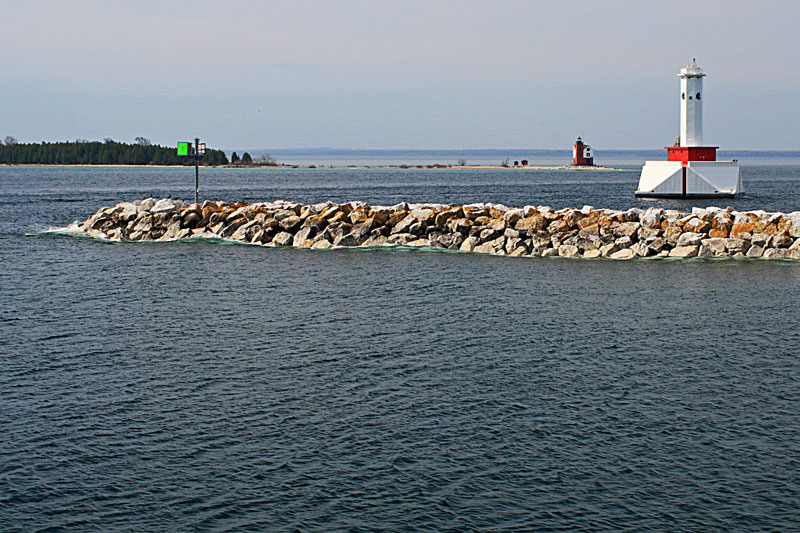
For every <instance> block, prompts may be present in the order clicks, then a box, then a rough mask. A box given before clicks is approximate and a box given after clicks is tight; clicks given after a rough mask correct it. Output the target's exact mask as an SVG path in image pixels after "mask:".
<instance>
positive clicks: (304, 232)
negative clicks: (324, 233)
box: [292, 226, 316, 248]
mask: <svg viewBox="0 0 800 533" xmlns="http://www.w3.org/2000/svg"><path fill="white" fill-rule="evenodd" d="M315 231H316V230H315V228H314V227H313V226H305V227H303V228H300V230H299V231H298V232H297V233H295V234H294V238H293V239H292V246H295V247H297V248H302V247H304V246H306V241H310V240H311V239H312V238H313V237H314V232H315Z"/></svg>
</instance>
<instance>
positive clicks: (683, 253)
mask: <svg viewBox="0 0 800 533" xmlns="http://www.w3.org/2000/svg"><path fill="white" fill-rule="evenodd" d="M699 250H700V246H699V245H697V244H694V245H685V246H676V247H675V248H673V249H672V250H670V252H669V257H684V258H685V257H696V256H697V252H698V251H699Z"/></svg>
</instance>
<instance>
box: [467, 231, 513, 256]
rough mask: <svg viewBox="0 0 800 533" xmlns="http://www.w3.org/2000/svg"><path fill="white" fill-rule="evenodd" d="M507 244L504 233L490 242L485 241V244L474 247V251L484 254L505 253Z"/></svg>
mask: <svg viewBox="0 0 800 533" xmlns="http://www.w3.org/2000/svg"><path fill="white" fill-rule="evenodd" d="M505 244H506V238H505V237H503V236H502V235H501V236H500V237H497V238H496V239H493V240H491V241H488V242H484V243H483V244H479V245H478V246H476V247H475V248H473V249H472V251H473V252H478V253H483V254H499V253H503V254H505Z"/></svg>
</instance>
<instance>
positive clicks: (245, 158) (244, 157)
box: [242, 152, 253, 165]
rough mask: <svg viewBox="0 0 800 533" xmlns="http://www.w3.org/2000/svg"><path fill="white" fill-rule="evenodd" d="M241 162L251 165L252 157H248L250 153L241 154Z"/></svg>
mask: <svg viewBox="0 0 800 533" xmlns="http://www.w3.org/2000/svg"><path fill="white" fill-rule="evenodd" d="M242 164H243V165H252V164H253V158H252V157H250V154H248V153H247V152H245V153H243V154H242Z"/></svg>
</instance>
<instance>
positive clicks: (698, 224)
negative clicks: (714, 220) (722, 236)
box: [683, 216, 711, 233]
mask: <svg viewBox="0 0 800 533" xmlns="http://www.w3.org/2000/svg"><path fill="white" fill-rule="evenodd" d="M710 229H711V223H710V222H708V221H706V220H703V219H702V218H698V217H696V216H692V217H690V218H689V220H687V221H686V222H684V223H683V230H684V231H690V232H693V233H708V231H709V230H710Z"/></svg>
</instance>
